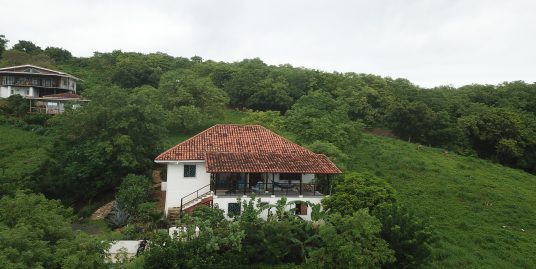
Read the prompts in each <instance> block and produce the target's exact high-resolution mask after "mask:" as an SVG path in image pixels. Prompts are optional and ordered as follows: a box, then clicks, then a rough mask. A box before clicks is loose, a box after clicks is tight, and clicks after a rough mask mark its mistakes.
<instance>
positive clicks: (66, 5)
mask: <svg viewBox="0 0 536 269" xmlns="http://www.w3.org/2000/svg"><path fill="white" fill-rule="evenodd" d="M0 7H1V10H2V13H1V14H2V15H0V34H2V33H3V34H4V35H6V37H7V38H8V39H9V40H10V41H11V42H10V44H9V45H13V44H15V43H16V41H18V40H21V39H22V40H31V41H33V42H34V43H36V44H37V45H39V46H42V47H43V48H44V47H46V46H57V47H63V48H65V49H67V50H69V51H71V52H72V53H73V54H74V55H75V56H91V55H92V53H93V52H95V51H99V52H109V51H112V50H115V49H121V50H123V51H136V52H144V53H148V52H156V51H161V52H165V53H167V54H170V55H172V56H184V57H191V56H194V55H199V56H201V57H203V58H204V59H212V60H217V61H238V60H241V59H243V58H253V57H259V58H261V59H262V60H264V61H265V62H266V63H268V64H284V63H290V64H292V65H294V66H304V67H308V68H313V69H321V70H325V71H341V72H349V71H352V72H358V73H372V74H378V75H382V76H390V77H393V78H398V77H402V78H407V79H409V80H411V81H412V82H414V83H415V84H417V85H420V86H425V87H432V86H437V85H448V84H450V85H454V86H460V85H464V84H469V83H491V84H497V83H501V82H504V81H512V80H525V81H527V82H531V83H532V82H534V81H535V80H536V1H510V0H504V1H491V0H488V1H485V0H482V1H477V0H474V1H473V0H465V1H456V0H452V1H448V0H415V1H395V0H392V1H378V0H369V1H312V0H304V1H292V0H286V1H285V0H283V1H268V0H266V1H252V0H250V1H245V0H244V1H224V0H214V1H200V0H197V1H156V0H153V1H134V0H130V1H100V0H97V1H73V0H71V1H53V0H47V1H43V0H24V1H13V0H0ZM6 14H9V15H6Z"/></svg>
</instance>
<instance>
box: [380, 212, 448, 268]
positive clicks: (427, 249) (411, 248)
mask: <svg viewBox="0 0 536 269" xmlns="http://www.w3.org/2000/svg"><path fill="white" fill-rule="evenodd" d="M372 213H373V215H374V216H375V217H377V218H378V219H379V220H380V222H381V223H382V231H381V237H382V238H383V239H384V240H386V241H387V242H388V243H389V247H390V248H391V249H393V250H394V251H395V257H396V261H395V262H392V263H389V264H387V265H386V266H385V267H386V268H416V267H419V266H422V265H425V264H426V262H427V261H428V259H429V258H430V257H431V255H432V245H433V244H435V243H436V240H437V238H436V237H435V236H434V235H433V233H432V230H431V227H430V226H429V225H428V224H427V223H426V222H424V221H423V220H421V219H419V218H418V217H417V216H416V215H415V214H413V213H412V212H411V211H409V210H408V209H407V208H405V207H402V206H397V205H396V204H391V205H388V204H385V205H382V206H379V207H377V208H376V209H375V210H374V211H373V212H372Z"/></svg>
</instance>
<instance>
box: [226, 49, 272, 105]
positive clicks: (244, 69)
mask: <svg viewBox="0 0 536 269" xmlns="http://www.w3.org/2000/svg"><path fill="white" fill-rule="evenodd" d="M236 66H237V71H236V72H234V73H233V75H232V78H231V79H230V80H228V81H227V82H226V83H225V87H224V90H225V91H226V92H227V94H228V95H229V97H230V103H231V105H233V106H236V107H246V103H247V100H248V99H249V98H250V97H251V96H252V95H253V94H254V93H255V89H258V88H259V83H260V82H261V81H262V80H264V79H265V78H266V77H267V75H268V72H269V69H268V66H267V65H266V64H265V63H264V62H263V61H261V60H260V59H259V58H255V59H245V60H243V61H241V62H239V63H237V64H236Z"/></svg>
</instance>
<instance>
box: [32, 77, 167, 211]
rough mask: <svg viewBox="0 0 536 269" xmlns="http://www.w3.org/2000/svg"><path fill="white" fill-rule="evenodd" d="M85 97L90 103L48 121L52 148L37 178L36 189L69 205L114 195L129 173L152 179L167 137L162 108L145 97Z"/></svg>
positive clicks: (97, 92)
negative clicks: (114, 191) (80, 200)
mask: <svg viewBox="0 0 536 269" xmlns="http://www.w3.org/2000/svg"><path fill="white" fill-rule="evenodd" d="M86 92H87V96H88V97H89V98H90V99H91V102H89V103H88V104H86V105H85V106H84V107H82V108H81V109H77V110H75V111H68V112H66V113H64V114H62V115H61V116H58V117H55V118H53V119H52V120H50V121H49V122H50V124H51V128H52V131H53V138H54V142H53V147H52V148H51V150H50V152H49V153H48V154H49V158H48V159H47V161H46V162H45V163H44V164H43V166H42V167H41V169H40V171H38V172H37V173H36V174H35V175H34V180H35V181H34V183H35V185H36V188H37V189H38V190H41V191H43V192H45V193H46V194H48V195H50V196H52V197H57V198H61V199H64V200H66V201H73V200H78V199H90V198H92V197H93V196H95V195H96V194H97V193H99V192H103V191H104V192H105V191H111V190H113V189H114V188H115V187H116V186H118V185H119V183H120V182H121V179H122V178H124V177H125V176H126V175H128V174H129V173H134V174H149V172H150V169H151V167H152V165H153V159H154V157H155V156H156V155H157V154H158V153H159V152H161V150H162V148H161V147H160V143H161V141H162V138H163V137H164V135H165V133H166V130H165V129H164V125H163V120H164V118H165V116H164V115H165V113H164V111H163V109H162V107H161V106H159V105H158V104H154V103H152V102H150V99H149V98H147V95H146V94H144V93H143V92H132V93H129V92H127V91H125V90H123V89H119V88H114V87H112V88H104V89H100V88H96V89H91V90H87V91H86ZM73 145H76V146H75V147H73Z"/></svg>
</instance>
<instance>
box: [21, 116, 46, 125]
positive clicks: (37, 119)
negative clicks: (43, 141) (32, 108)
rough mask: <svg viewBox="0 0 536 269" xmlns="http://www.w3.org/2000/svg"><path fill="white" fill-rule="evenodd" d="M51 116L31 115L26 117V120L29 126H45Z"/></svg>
mask: <svg viewBox="0 0 536 269" xmlns="http://www.w3.org/2000/svg"><path fill="white" fill-rule="evenodd" d="M51 117H52V116H51V115H48V114H30V115H26V116H24V118H23V119H22V120H24V121H25V122H26V123H28V124H32V125H39V126H44V125H45V123H46V122H47V121H48V120H49V119H50V118H51Z"/></svg>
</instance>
